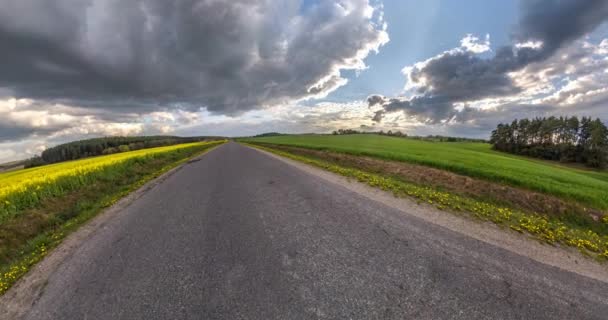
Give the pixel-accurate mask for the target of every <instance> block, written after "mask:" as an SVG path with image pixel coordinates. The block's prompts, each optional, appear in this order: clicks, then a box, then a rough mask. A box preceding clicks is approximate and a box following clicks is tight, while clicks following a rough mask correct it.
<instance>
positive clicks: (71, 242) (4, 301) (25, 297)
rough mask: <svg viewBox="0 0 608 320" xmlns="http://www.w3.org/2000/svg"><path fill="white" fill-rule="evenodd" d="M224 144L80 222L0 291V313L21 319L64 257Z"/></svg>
mask: <svg viewBox="0 0 608 320" xmlns="http://www.w3.org/2000/svg"><path fill="white" fill-rule="evenodd" d="M223 145H225V143H223V144H220V145H217V146H215V147H212V148H210V149H207V150H205V151H203V153H202V154H199V155H197V156H195V157H192V158H190V159H188V160H187V161H184V162H183V163H181V164H179V165H178V166H176V167H175V168H172V169H170V170H168V171H167V172H165V173H163V174H161V175H160V176H158V177H156V178H154V179H152V180H150V181H148V182H146V183H145V184H144V185H143V186H141V187H140V188H138V189H137V190H135V191H133V192H131V193H129V194H128V195H127V196H125V197H123V198H122V199H120V200H118V201H117V202H116V203H115V204H113V205H112V206H110V207H109V208H107V209H105V210H103V211H101V212H100V213H99V214H97V215H96V216H95V217H93V218H92V219H91V220H89V221H88V222H86V223H85V224H83V225H82V226H80V227H79V228H78V230H76V231H74V232H73V233H71V234H70V235H68V236H67V237H66V238H65V239H64V240H63V241H62V242H61V244H59V245H58V246H57V247H56V248H55V249H53V250H52V251H51V252H50V253H49V254H48V255H47V256H46V257H44V259H42V260H41V261H40V262H38V263H37V264H36V265H35V266H34V267H33V268H32V269H31V270H30V271H29V272H28V273H27V274H26V275H25V276H23V277H22V278H21V279H19V280H18V281H17V282H16V283H15V284H13V286H12V287H11V288H10V289H9V290H8V291H6V292H5V293H4V294H3V295H0V314H2V315H3V316H5V317H6V319H20V318H22V317H24V316H25V315H26V314H27V312H28V311H29V309H30V308H31V307H32V306H33V305H34V304H35V303H36V301H37V300H38V299H39V297H40V296H41V295H42V294H43V293H44V288H45V287H46V284H47V281H48V279H49V278H50V277H51V275H52V274H53V273H54V272H55V271H56V270H57V269H58V268H59V266H61V264H62V263H63V262H64V261H66V260H67V259H68V258H69V257H70V256H71V255H72V254H73V253H74V252H76V250H77V249H78V248H79V247H80V245H81V244H82V243H83V242H84V241H86V239H88V238H89V237H90V236H92V235H93V233H94V232H96V231H97V230H99V229H101V228H102V227H104V226H105V225H106V224H107V223H108V222H109V221H110V220H111V219H112V218H114V217H115V216H117V215H118V214H120V212H121V211H122V210H124V209H125V208H127V207H128V206H129V205H131V203H133V202H134V201H135V200H137V199H139V198H141V197H142V196H143V195H145V194H146V193H147V192H148V191H150V190H152V189H153V188H155V187H156V186H157V185H159V184H161V183H163V182H164V181H165V180H167V179H168V178H169V177H171V176H172V175H174V174H175V173H177V172H178V171H179V170H181V169H182V168H183V167H184V166H186V165H189V164H191V163H192V162H194V161H198V159H200V158H202V157H204V156H205V155H207V154H209V153H210V152H213V150H216V149H218V148H220V147H222V146H223ZM3 319H4V318H3Z"/></svg>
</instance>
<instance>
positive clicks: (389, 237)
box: [0, 142, 608, 320]
mask: <svg viewBox="0 0 608 320" xmlns="http://www.w3.org/2000/svg"><path fill="white" fill-rule="evenodd" d="M0 317H1V315H0ZM607 317H608V284H607V283H605V282H602V281H598V280H593V279H590V278H587V277H584V276H581V275H578V274H574V273H570V272H567V271H564V270H562V269H559V268H556V267H552V266H548V265H545V264H542V263H540V262H537V261H535V260H532V259H530V258H527V257H525V256H522V255H518V254H516V253H513V252H510V251H507V250H505V249H501V248H499V247H495V246H493V245H491V244H488V243H486V242H482V241H479V240H475V239H473V238H471V237H468V236H466V235H463V234H461V233H457V232H454V231H450V230H448V229H446V228H443V227H440V226H438V225H435V224H432V223H429V222H426V221H424V220H422V219H420V218H417V217H415V216H412V215H409V214H407V212H403V211H400V210H397V209H394V208H393V207H389V206H387V205H385V204H383V203H381V202H377V201H374V200H372V199H370V198H368V197H365V196H363V195H361V194H359V193H356V192H353V191H351V190H349V189H348V188H345V187H344V186H341V185H339V184H335V183H332V182H330V181H327V180H325V179H323V178H321V177H319V176H317V175H314V174H311V173H309V172H305V171H302V170H300V169H298V168H297V167H294V166H292V165H290V164H288V163H285V162H283V161H281V160H278V159H276V158H274V157H271V156H269V155H267V154H264V153H262V152H260V151H257V150H254V149H252V148H249V147H246V146H243V145H240V144H237V143H234V142H230V143H227V144H225V145H222V146H220V147H218V148H217V149H215V150H212V151H210V152H209V153H207V154H205V155H204V156H202V157H201V158H200V160H198V161H191V162H190V163H188V164H186V165H184V166H183V167H182V168H181V169H180V170H178V171H176V172H175V173H174V174H172V175H171V176H169V177H168V178H167V179H166V180H164V181H163V182H162V183H159V184H157V185H156V186H154V187H153V188H152V189H151V190H148V191H147V192H146V193H145V194H144V195H143V196H141V197H140V198H138V199H137V200H136V201H134V202H133V203H131V204H130V205H129V206H128V207H126V208H125V209H124V210H123V211H122V212H121V213H120V214H119V215H117V216H116V217H114V218H113V219H111V220H110V221H108V222H107V224H105V225H104V226H103V227H101V228H99V229H98V230H96V231H95V232H94V233H93V234H92V235H91V236H90V237H89V238H88V239H87V240H86V241H84V242H82V243H81V245H80V246H78V247H77V248H76V249H75V250H74V252H73V253H72V254H71V255H70V256H69V257H68V258H67V259H66V260H65V261H64V262H63V263H62V264H61V265H60V266H59V267H58V268H57V270H56V271H55V272H54V273H53V274H52V275H51V276H50V278H49V279H48V283H47V284H46V287H45V288H44V290H43V291H42V294H41V296H40V297H39V298H38V299H37V301H36V303H35V304H34V306H33V307H32V308H31V309H30V310H29V312H28V314H27V316H26V318H27V319H62V320H68V319H606V318H607Z"/></svg>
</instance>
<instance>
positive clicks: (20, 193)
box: [0, 142, 213, 223]
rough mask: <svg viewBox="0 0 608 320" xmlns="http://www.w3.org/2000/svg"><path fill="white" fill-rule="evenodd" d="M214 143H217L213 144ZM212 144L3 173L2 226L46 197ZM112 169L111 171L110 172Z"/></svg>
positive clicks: (0, 180) (0, 194)
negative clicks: (121, 169)
mask: <svg viewBox="0 0 608 320" xmlns="http://www.w3.org/2000/svg"><path fill="white" fill-rule="evenodd" d="M212 143H213V142H212ZM205 144H209V143H189V144H182V145H174V146H167V147H159V148H151V149H142V150H137V151H132V152H124V153H118V154H113V155H109V156H102V157H94V158H88V159H83V160H77V161H69V162H62V163H57V164H52V165H47V166H42V167H35V168H30V169H25V170H18V171H12V172H7V173H2V174H0V223H2V222H3V221H5V220H7V219H10V218H11V217H12V216H15V215H16V214H18V213H19V211H21V210H23V209H26V208H30V207H33V206H35V205H37V204H38V203H39V202H40V201H42V200H43V199H45V198H49V197H53V196H59V195H61V194H64V193H65V192H67V191H70V190H74V189H76V188H79V187H83V186H86V185H87V184H91V183H94V182H95V181H96V180H97V179H98V178H99V177H100V175H99V174H100V173H103V174H104V175H112V174H119V172H113V170H112V168H116V170H118V167H119V166H120V165H121V164H124V163H125V162H127V161H135V162H137V161H141V159H142V158H144V157H155V156H157V155H160V154H163V153H168V152H178V151H183V150H187V149H188V148H197V147H199V146H202V145H205ZM108 169H110V170H108Z"/></svg>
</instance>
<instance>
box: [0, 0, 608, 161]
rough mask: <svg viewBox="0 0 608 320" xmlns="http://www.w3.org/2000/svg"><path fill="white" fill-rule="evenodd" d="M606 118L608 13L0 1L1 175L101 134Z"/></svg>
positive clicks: (510, 4)
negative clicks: (16, 163)
mask: <svg viewBox="0 0 608 320" xmlns="http://www.w3.org/2000/svg"><path fill="white" fill-rule="evenodd" d="M551 115H555V116H572V115H577V116H592V117H599V118H600V119H602V120H603V121H604V122H608V1H603V0H525V1H524V0H521V1H516V0H513V1H507V0H504V1H503V0H467V1H452V0H428V1H408V0H384V1H379V0H378V1H376V0H231V1H221V0H172V1H167V0H133V1H128V2H125V1H121V0H55V1H47V0H0V163H2V162H7V161H12V160H17V159H24V158H28V157H31V156H33V155H35V154H38V153H40V152H41V151H42V150H44V149H45V148H47V147H50V146H53V145H56V144H59V143H63V142H67V141H72V140H79V139H86V138H91V137H99V136H108V135H157V134H163V135H165V134H166V135H182V136H193V135H197V136H198V135H224V136H245V135H255V134H260V133H264V132H272V131H277V132H284V133H308V132H316V133H327V132H331V131H333V130H336V129H339V128H349V129H358V130H362V131H378V130H385V131H386V130H401V131H402V132H405V133H407V134H410V135H428V134H441V135H454V136H465V137H475V138H487V137H488V136H489V134H490V132H491V130H492V129H493V128H494V127H495V126H496V125H497V124H498V123H500V122H510V121H512V120H513V119H515V118H522V117H537V116H551Z"/></svg>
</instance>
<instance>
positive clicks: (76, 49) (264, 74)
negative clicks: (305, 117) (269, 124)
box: [0, 0, 387, 114]
mask: <svg viewBox="0 0 608 320" xmlns="http://www.w3.org/2000/svg"><path fill="white" fill-rule="evenodd" d="M0 2H1V4H0V44H1V46H2V50H0V88H8V89H10V90H11V91H12V92H13V93H14V95H15V96H16V97H24V98H34V99H40V100H50V101H54V102H58V101H59V102H65V103H71V104H76V105H80V106H85V107H92V108H115V109H118V110H127V111H138V112H147V111H150V110H154V109H156V108H157V106H166V105H179V107H180V108H181V109H190V110H193V109H198V108H200V107H207V108H208V109H209V110H211V111H214V112H217V113H224V114H238V113H240V112H242V111H245V110H249V109H254V108H258V107H260V106H261V105H265V104H273V103H279V102H283V101H287V100H293V99H300V98H306V97H310V96H312V95H315V94H323V93H327V92H329V91H331V90H333V89H335V88H336V87H337V86H339V85H341V84H343V82H344V79H342V78H341V77H340V74H339V70H340V69H354V68H361V67H362V66H361V64H362V62H361V59H362V58H364V57H365V56H366V55H367V53H368V52H369V51H371V50H374V49H377V48H378V46H380V45H381V44H383V43H384V42H386V41H387V37H386V33H385V32H384V31H383V30H382V27H381V26H380V25H378V24H376V22H377V21H376V20H377V19H375V18H370V17H369V16H368V12H369V10H367V9H368V1H367V0H342V1H320V2H319V3H318V4H316V5H314V6H312V7H310V8H308V9H306V10H304V13H302V12H301V11H300V10H301V8H300V1H296V0H291V1H290V0H280V1H269V0H259V1H254V0H232V1H213V0H175V1H166V0H132V1H121V0H95V1H93V0H54V1H47V0H1V1H0Z"/></svg>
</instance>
